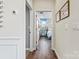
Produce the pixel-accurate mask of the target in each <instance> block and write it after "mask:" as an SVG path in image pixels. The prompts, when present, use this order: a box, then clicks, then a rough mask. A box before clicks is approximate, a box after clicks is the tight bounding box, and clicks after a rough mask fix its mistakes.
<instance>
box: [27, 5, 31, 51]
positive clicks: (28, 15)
mask: <svg viewBox="0 0 79 59" xmlns="http://www.w3.org/2000/svg"><path fill="white" fill-rule="evenodd" d="M26 22H27V23H26V49H27V50H28V49H30V9H29V8H28V7H27V6H26Z"/></svg>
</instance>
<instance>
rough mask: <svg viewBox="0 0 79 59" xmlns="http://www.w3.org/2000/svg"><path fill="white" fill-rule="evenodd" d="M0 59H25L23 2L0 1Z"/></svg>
mask: <svg viewBox="0 0 79 59" xmlns="http://www.w3.org/2000/svg"><path fill="white" fill-rule="evenodd" d="M0 59H25V0H0Z"/></svg>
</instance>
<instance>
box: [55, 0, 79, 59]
mask: <svg viewBox="0 0 79 59" xmlns="http://www.w3.org/2000/svg"><path fill="white" fill-rule="evenodd" d="M65 1H66V0H56V12H57V11H58V10H59V9H60V8H61V7H62V5H63V4H64V3H65ZM78 2H79V0H70V17H68V18H66V19H64V20H62V21H60V22H58V23H56V40H55V47H56V51H57V52H58V54H59V59H79V47H78V45H79V13H78V12H79V7H77V6H78V4H79V3H78Z"/></svg>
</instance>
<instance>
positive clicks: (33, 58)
mask: <svg viewBox="0 0 79 59" xmlns="http://www.w3.org/2000/svg"><path fill="white" fill-rule="evenodd" d="M50 42H51V41H49V40H46V39H45V38H42V39H41V40H40V41H39V44H38V46H37V50H34V51H33V52H30V53H29V54H28V55H27V56H26V58H27V59H58V58H57V55H56V53H55V51H52V50H51V49H50Z"/></svg>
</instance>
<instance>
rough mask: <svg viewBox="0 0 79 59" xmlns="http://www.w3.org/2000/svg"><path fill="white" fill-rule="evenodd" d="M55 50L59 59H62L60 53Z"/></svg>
mask: <svg viewBox="0 0 79 59" xmlns="http://www.w3.org/2000/svg"><path fill="white" fill-rule="evenodd" d="M53 50H54V51H55V53H56V55H57V57H58V59H61V57H60V55H59V53H58V52H57V50H56V49H55V48H54V49H53Z"/></svg>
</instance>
